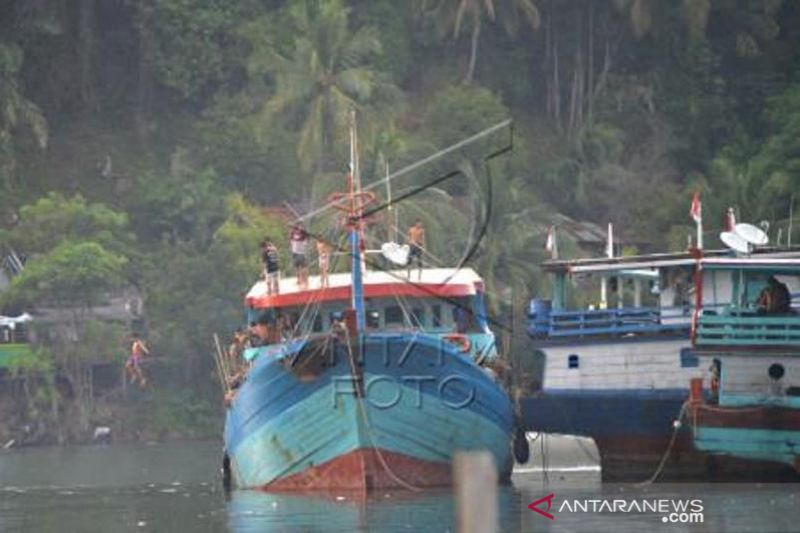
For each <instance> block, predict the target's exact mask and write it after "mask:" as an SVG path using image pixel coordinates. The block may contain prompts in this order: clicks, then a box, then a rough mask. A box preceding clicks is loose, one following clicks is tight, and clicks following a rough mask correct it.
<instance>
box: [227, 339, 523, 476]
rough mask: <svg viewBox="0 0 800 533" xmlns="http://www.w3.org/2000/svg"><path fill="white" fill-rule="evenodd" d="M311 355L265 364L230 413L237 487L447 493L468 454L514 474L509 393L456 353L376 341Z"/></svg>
mask: <svg viewBox="0 0 800 533" xmlns="http://www.w3.org/2000/svg"><path fill="white" fill-rule="evenodd" d="M323 345H327V349H325V350H322V349H321V348H320V347H321V346H323ZM304 353H305V355H303V354H304ZM299 354H300V355H299V356H298V355H297V354H295V355H291V354H289V355H287V356H286V357H283V358H266V357H265V358H263V359H261V358H259V359H257V361H256V364H255V366H254V367H253V369H252V370H251V373H250V375H249V376H248V379H247V380H246V381H245V383H244V384H243V385H242V387H241V389H240V391H239V392H238V394H237V397H236V399H235V400H234V402H233V404H232V405H231V407H230V408H229V410H228V415H227V420H226V430H225V446H226V453H227V455H228V458H229V462H230V467H231V474H232V478H233V480H234V482H235V484H236V485H237V486H239V487H248V488H263V489H267V490H281V491H283V490H289V491H291V490H313V489H337V490H338V489H344V490H370V489H374V488H411V487H432V486H444V485H448V484H450V481H451V477H450V465H451V461H452V457H453V455H454V454H455V453H456V452H458V451H461V450H487V451H489V452H491V453H492V455H493V456H494V459H495V463H496V464H497V466H498V473H499V475H500V477H501V478H507V477H508V476H509V474H510V469H511V463H512V461H511V458H510V439H511V435H512V420H513V415H512V413H513V411H512V408H511V404H510V402H509V399H508V396H507V394H506V393H505V392H504V391H503V390H502V389H501V388H500V387H499V386H498V385H497V384H496V383H495V381H494V380H493V379H492V378H491V377H490V376H489V375H487V374H486V372H484V370H483V369H481V368H480V367H478V366H477V365H475V364H474V363H473V362H472V361H471V360H470V359H469V358H467V357H464V356H463V355H462V354H461V353H460V352H458V351H457V350H456V349H455V348H454V347H453V346H452V345H450V344H448V343H445V344H442V343H440V342H439V341H438V339H436V340H434V339H433V338H429V337H424V336H418V337H412V336H409V335H371V336H368V337H365V338H363V339H361V342H360V343H357V344H355V345H354V346H350V347H348V346H347V343H346V342H339V341H336V342H327V343H323V342H322V341H320V343H318V346H316V347H315V346H313V343H312V345H310V346H306V347H305V348H304V350H303V351H302V352H299ZM291 361H294V365H292V364H291Z"/></svg>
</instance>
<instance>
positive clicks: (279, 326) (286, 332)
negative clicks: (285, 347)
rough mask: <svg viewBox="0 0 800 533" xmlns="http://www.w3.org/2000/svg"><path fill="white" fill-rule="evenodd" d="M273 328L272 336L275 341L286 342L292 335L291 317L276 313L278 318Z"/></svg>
mask: <svg viewBox="0 0 800 533" xmlns="http://www.w3.org/2000/svg"><path fill="white" fill-rule="evenodd" d="M273 329H274V332H273V338H275V339H276V341H275V342H287V341H289V340H291V339H292V337H294V327H293V326H292V319H291V318H289V316H288V315H285V314H283V313H281V314H280V315H278V320H277V321H276V322H275V327H274V328H273Z"/></svg>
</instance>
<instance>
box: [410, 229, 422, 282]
mask: <svg viewBox="0 0 800 533" xmlns="http://www.w3.org/2000/svg"><path fill="white" fill-rule="evenodd" d="M408 246H409V248H410V249H409V251H408V276H409V277H411V265H412V264H413V263H414V259H416V260H417V266H418V267H419V279H422V249H423V248H425V227H424V226H423V225H422V220H420V219H417V220H416V221H415V222H414V224H413V225H412V226H411V227H410V228H408Z"/></svg>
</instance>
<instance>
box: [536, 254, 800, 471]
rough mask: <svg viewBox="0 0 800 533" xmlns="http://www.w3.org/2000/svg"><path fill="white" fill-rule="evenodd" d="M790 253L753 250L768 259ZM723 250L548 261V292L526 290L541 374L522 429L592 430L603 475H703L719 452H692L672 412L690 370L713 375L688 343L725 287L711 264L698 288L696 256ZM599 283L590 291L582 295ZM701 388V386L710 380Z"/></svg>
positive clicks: (719, 304) (693, 374) (684, 393)
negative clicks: (537, 295) (699, 312)
mask: <svg viewBox="0 0 800 533" xmlns="http://www.w3.org/2000/svg"><path fill="white" fill-rule="evenodd" d="M798 255H799V254H798V252H797V250H796V249H795V250H786V249H783V250H781V249H776V248H760V249H758V250H756V251H754V252H753V257H758V258H761V259H762V260H765V261H766V260H775V259H776V258H785V257H792V256H793V257H798ZM730 256H731V251H730V250H714V251H703V252H699V251H697V250H694V251H692V252H685V253H671V254H648V255H641V256H628V257H612V258H599V259H576V260H563V261H549V262H547V263H545V264H544V265H543V268H544V269H545V270H546V271H547V272H549V273H550V277H551V280H552V290H551V297H550V298H547V299H541V298H536V299H534V300H532V301H531V304H530V309H529V317H528V333H529V335H530V339H531V341H532V347H533V352H534V355H535V357H537V358H539V359H540V360H541V361H542V373H541V376H540V377H539V382H538V383H535V384H532V385H531V389H532V390H531V391H530V393H529V394H527V395H526V396H525V397H524V398H523V400H522V402H521V403H522V414H523V418H524V422H525V426H526V428H528V429H531V430H536V431H543V432H548V433H559V434H567V435H582V436H588V437H591V438H592V439H594V441H595V442H596V444H597V447H598V451H599V454H600V457H599V459H600V462H601V464H602V474H603V478H604V479H605V480H624V481H641V480H644V479H647V478H649V477H650V476H652V475H653V474H654V473H656V472H658V474H659V476H660V479H710V478H712V477H713V475H714V473H715V471H716V464H717V463H718V461H715V460H711V459H710V458H709V456H708V455H707V454H705V453H700V452H699V451H698V449H697V448H696V446H695V443H693V439H692V434H691V432H690V431H688V430H687V429H686V428H683V429H680V430H677V431H676V421H677V420H679V419H681V418H682V416H683V414H684V413H683V411H682V410H683V408H684V404H685V402H686V400H687V398H688V397H689V392H690V390H689V383H690V382H691V380H692V379H700V380H705V382H706V383H707V384H710V382H711V371H710V368H711V359H710V358H708V357H704V355H703V352H702V350H701V349H700V348H701V347H702V346H700V345H693V344H692V326H693V323H694V322H695V320H696V316H697V315H696V313H697V310H698V309H703V310H704V311H703V313H711V312H714V311H715V310H717V311H718V310H720V309H722V308H723V307H725V306H726V305H727V302H725V301H723V300H724V295H725V294H730V291H731V286H732V285H731V283H732V282H730V281H725V280H723V279H722V277H721V276H719V275H718V274H714V273H712V272H709V273H707V275H706V277H703V282H702V283H703V284H705V285H706V288H705V290H703V289H702V285H701V290H697V286H698V285H697V283H698V278H697V276H698V273H699V272H702V268H700V269H698V267H699V266H701V265H702V264H704V263H703V262H702V261H712V260H722V259H725V258H729V257H730ZM715 276H716V277H715ZM712 279H714V280H715V283H716V284H714V283H712ZM598 285H599V287H598ZM598 289H599V290H598ZM598 294H600V299H599V301H597V300H595V301H591V300H585V299H584V300H583V301H582V300H580V297H581V296H584V297H585V296H586V295H593V296H595V297H596V295H598ZM703 316H704V317H705V318H701V320H712V319H711V318H710V315H706V314H704V315H703ZM699 394H700V396H701V397H708V396H710V395H711V391H710V388H709V387H706V389H705V390H701V391H700V393H699Z"/></svg>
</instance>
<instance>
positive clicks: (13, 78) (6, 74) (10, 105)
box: [0, 45, 48, 188]
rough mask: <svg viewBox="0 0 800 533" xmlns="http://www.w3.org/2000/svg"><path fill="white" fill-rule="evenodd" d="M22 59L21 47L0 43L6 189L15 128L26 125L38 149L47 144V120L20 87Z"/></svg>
mask: <svg viewBox="0 0 800 533" xmlns="http://www.w3.org/2000/svg"><path fill="white" fill-rule="evenodd" d="M22 61H23V54H22V50H21V49H20V48H18V47H16V46H5V45H0V184H2V186H3V187H5V188H8V187H10V186H11V181H12V179H11V178H12V176H13V174H14V170H15V165H16V160H15V158H14V153H13V146H12V141H13V140H14V139H13V138H14V135H15V133H17V129H18V128H19V129H21V128H22V127H27V128H28V129H29V130H30V132H31V134H32V136H33V139H34V140H35V141H36V144H38V145H39V147H40V148H45V147H46V146H47V133H48V131H47V121H46V120H45V118H44V115H43V114H42V111H41V110H40V109H39V107H37V106H36V104H34V103H33V102H31V101H30V100H28V99H27V98H25V96H24V95H23V94H22V91H21V88H20V83H19V73H20V70H21V69H22Z"/></svg>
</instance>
